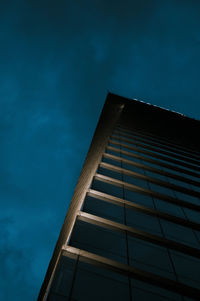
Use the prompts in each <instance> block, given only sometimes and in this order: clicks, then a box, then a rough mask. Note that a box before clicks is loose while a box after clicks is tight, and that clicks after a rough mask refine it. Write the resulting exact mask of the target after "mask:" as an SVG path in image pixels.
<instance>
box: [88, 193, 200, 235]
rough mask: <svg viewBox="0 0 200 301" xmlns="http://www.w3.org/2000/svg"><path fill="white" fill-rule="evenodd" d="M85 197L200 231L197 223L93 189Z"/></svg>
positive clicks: (199, 225)
mask: <svg viewBox="0 0 200 301" xmlns="http://www.w3.org/2000/svg"><path fill="white" fill-rule="evenodd" d="M87 196H90V197H93V198H96V199H99V200H102V201H105V202H108V203H111V204H115V205H118V206H121V207H123V206H125V208H128V209H131V210H134V211H138V212H142V213H144V214H147V215H150V216H153V217H157V218H161V219H164V220H167V221H169V222H172V223H174V224H177V225H180V226H183V227H187V228H190V229H193V230H197V231H200V224H198V223H195V222H192V221H189V220H186V219H184V218H181V217H177V216H174V215H171V214H168V213H165V212H162V211H160V210H156V209H152V208H149V207H146V206H144V205H140V204H138V203H136V202H130V201H127V200H124V199H121V198H118V197H115V196H112V195H110V194H107V193H104V192H100V191H97V190H94V189H89V190H88V192H87V194H86V197H87Z"/></svg>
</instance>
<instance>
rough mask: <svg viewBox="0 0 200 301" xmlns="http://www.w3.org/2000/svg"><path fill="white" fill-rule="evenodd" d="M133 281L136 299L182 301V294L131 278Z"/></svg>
mask: <svg viewBox="0 0 200 301" xmlns="http://www.w3.org/2000/svg"><path fill="white" fill-rule="evenodd" d="M131 283H132V296H133V300H134V301H135V300H136V301H143V300H145V301H146V300H149V301H166V300H177V301H182V300H183V299H182V298H181V296H180V295H178V294H176V293H173V292H170V291H168V290H165V289H163V288H160V287H158V286H154V285H151V284H148V283H145V282H142V281H139V280H136V279H132V280H131Z"/></svg>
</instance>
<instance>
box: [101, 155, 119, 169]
mask: <svg viewBox="0 0 200 301" xmlns="http://www.w3.org/2000/svg"><path fill="white" fill-rule="evenodd" d="M102 162H105V163H108V164H112V165H115V166H118V167H121V161H117V160H114V159H111V158H106V157H103V158H102Z"/></svg>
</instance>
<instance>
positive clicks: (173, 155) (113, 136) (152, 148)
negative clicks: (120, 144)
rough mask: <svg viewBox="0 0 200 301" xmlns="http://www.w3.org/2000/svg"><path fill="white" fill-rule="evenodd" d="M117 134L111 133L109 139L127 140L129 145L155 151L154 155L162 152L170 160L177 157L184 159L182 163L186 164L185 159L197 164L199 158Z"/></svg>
mask: <svg viewBox="0 0 200 301" xmlns="http://www.w3.org/2000/svg"><path fill="white" fill-rule="evenodd" d="M119 135H120V134H113V135H112V136H111V139H117V140H121V141H124V142H127V143H129V144H131V145H135V146H136V147H137V146H139V147H142V148H144V149H146V150H147V151H153V152H154V151H156V154H155V155H158V156H160V154H162V155H166V156H169V157H170V158H167V159H171V160H172V162H173V160H175V161H176V159H178V160H181V161H184V164H186V163H185V161H186V162H190V163H191V164H195V165H197V166H199V160H194V159H191V157H187V158H186V157H184V156H181V155H178V154H177V153H170V152H167V151H165V150H160V149H158V148H156V147H152V146H148V145H145V144H142V143H139V142H137V138H132V140H130V139H131V138H130V139H128V138H124V137H121V136H119ZM134 139H135V140H136V141H134ZM162 155H161V157H163V156H162ZM163 158H166V157H165V156H164V157H163ZM173 158H175V159H173ZM177 162H179V161H177ZM180 163H181V162H180ZM187 165H188V164H187ZM191 166H193V165H191Z"/></svg>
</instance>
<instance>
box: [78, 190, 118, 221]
mask: <svg viewBox="0 0 200 301" xmlns="http://www.w3.org/2000/svg"><path fill="white" fill-rule="evenodd" d="M83 211H85V212H88V213H90V214H94V215H97V216H100V217H103V218H106V219H110V220H112V221H115V222H118V223H122V224H123V223H124V208H123V207H121V206H117V205H114V204H112V203H109V202H105V201H102V200H99V199H97V198H94V197H89V196H88V197H86V200H85V202H84V207H83Z"/></svg>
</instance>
